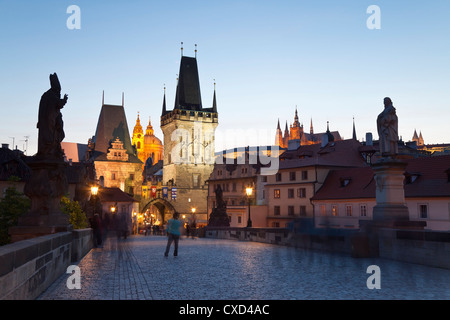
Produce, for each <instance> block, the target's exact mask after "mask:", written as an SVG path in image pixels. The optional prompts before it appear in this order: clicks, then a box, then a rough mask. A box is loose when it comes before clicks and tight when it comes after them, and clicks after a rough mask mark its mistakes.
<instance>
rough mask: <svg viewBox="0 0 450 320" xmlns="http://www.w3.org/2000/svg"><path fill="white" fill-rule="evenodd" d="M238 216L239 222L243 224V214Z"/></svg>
mask: <svg viewBox="0 0 450 320" xmlns="http://www.w3.org/2000/svg"><path fill="white" fill-rule="evenodd" d="M237 218H238V224H241V223H242V216H238V217H237Z"/></svg>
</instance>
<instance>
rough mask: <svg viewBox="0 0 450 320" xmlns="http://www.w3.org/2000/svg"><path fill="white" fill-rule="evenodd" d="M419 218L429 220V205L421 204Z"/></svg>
mask: <svg viewBox="0 0 450 320" xmlns="http://www.w3.org/2000/svg"><path fill="white" fill-rule="evenodd" d="M419 218H421V219H426V218H428V205H427V204H419Z"/></svg>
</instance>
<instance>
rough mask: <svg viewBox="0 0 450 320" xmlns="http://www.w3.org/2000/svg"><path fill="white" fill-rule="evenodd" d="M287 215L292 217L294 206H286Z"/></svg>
mask: <svg viewBox="0 0 450 320" xmlns="http://www.w3.org/2000/svg"><path fill="white" fill-rule="evenodd" d="M288 215H289V216H293V215H294V206H288Z"/></svg>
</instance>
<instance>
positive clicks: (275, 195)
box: [273, 189, 280, 199]
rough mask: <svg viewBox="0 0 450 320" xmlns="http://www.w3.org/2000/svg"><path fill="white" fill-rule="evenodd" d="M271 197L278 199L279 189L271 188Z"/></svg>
mask: <svg viewBox="0 0 450 320" xmlns="http://www.w3.org/2000/svg"><path fill="white" fill-rule="evenodd" d="M273 197H274V198H275V199H280V189H275V190H273Z"/></svg>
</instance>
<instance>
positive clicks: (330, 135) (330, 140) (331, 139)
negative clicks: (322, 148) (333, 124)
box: [326, 121, 334, 142]
mask: <svg viewBox="0 0 450 320" xmlns="http://www.w3.org/2000/svg"><path fill="white" fill-rule="evenodd" d="M326 134H327V136H328V142H333V141H334V136H333V134H332V133H331V132H330V122H329V121H327V132H326Z"/></svg>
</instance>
